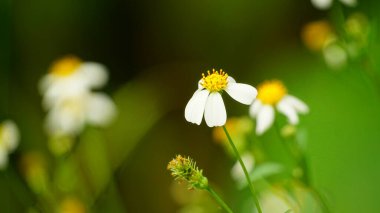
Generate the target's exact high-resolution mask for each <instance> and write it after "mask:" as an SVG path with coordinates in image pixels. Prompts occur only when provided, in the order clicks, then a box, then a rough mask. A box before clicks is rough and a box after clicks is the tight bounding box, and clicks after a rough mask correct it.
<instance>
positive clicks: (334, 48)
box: [323, 40, 348, 69]
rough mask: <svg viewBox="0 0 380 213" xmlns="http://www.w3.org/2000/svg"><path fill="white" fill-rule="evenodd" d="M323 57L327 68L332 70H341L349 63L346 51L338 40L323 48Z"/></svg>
mask: <svg viewBox="0 0 380 213" xmlns="http://www.w3.org/2000/svg"><path fill="white" fill-rule="evenodd" d="M323 57H324V59H325V61H326V64H327V66H329V67H330V68H331V69H341V68H343V67H344V66H345V65H346V64H347V61H348V54H347V51H346V49H345V48H344V47H343V46H342V45H340V44H339V43H338V42H337V41H336V40H334V41H331V42H329V43H328V44H326V46H325V47H324V48H323Z"/></svg>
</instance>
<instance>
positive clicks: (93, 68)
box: [77, 62, 108, 88]
mask: <svg viewBox="0 0 380 213" xmlns="http://www.w3.org/2000/svg"><path fill="white" fill-rule="evenodd" d="M77 73H78V74H79V75H80V76H81V77H82V80H83V83H85V84H86V85H87V86H88V87H90V88H100V87H102V86H104V85H105V84H106V82H107V81H108V72H107V69H106V67H105V66H103V65H102V64H99V63H95V62H85V63H83V64H82V65H81V66H80V67H79V69H78V71H77Z"/></svg>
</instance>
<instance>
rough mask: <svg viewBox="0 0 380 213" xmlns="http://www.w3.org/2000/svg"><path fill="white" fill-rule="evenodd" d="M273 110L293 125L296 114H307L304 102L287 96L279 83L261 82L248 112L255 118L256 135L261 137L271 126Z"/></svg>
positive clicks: (295, 122) (273, 115) (275, 81)
mask: <svg viewBox="0 0 380 213" xmlns="http://www.w3.org/2000/svg"><path fill="white" fill-rule="evenodd" d="M275 109H277V110H278V111H279V112H280V113H282V114H284V115H285V116H286V117H287V119H288V122H289V123H290V124H293V125H295V124H298V120H299V119H298V113H307V112H309V108H308V106H307V105H306V104H305V103H304V102H302V101H301V100H299V99H298V98H296V97H294V96H292V95H289V94H287V90H286V88H285V86H284V85H283V84H282V82H281V81H278V80H272V81H266V82H263V83H262V84H261V85H259V86H258V95H257V99H256V100H255V101H254V102H253V104H252V105H251V107H250V110H249V113H250V115H251V117H253V118H256V134H258V135H261V134H263V133H264V132H265V131H266V130H268V129H269V128H270V127H271V126H272V124H273V121H274V119H275Z"/></svg>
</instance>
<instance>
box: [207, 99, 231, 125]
mask: <svg viewBox="0 0 380 213" xmlns="http://www.w3.org/2000/svg"><path fill="white" fill-rule="evenodd" d="M205 120H206V124H207V126H209V127H214V126H223V125H224V124H225V123H226V120H227V112H226V108H225V107H224V102H223V98H222V96H221V95H220V93H218V92H213V93H210V96H209V97H208V99H207V103H206V108H205Z"/></svg>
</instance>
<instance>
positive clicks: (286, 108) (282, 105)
mask: <svg viewBox="0 0 380 213" xmlns="http://www.w3.org/2000/svg"><path fill="white" fill-rule="evenodd" d="M276 107H277V110H278V111H279V112H281V113H282V114H284V115H285V116H286V117H287V118H288V121H289V123H291V124H298V115H297V112H296V110H295V109H294V108H293V106H292V105H290V104H289V103H288V102H286V101H284V100H281V101H280V102H279V103H278V104H277V106H276Z"/></svg>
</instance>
